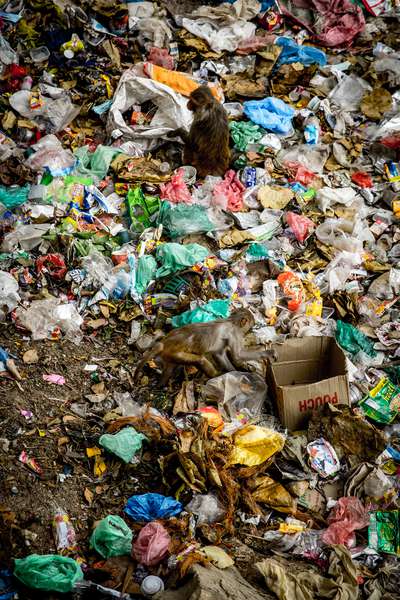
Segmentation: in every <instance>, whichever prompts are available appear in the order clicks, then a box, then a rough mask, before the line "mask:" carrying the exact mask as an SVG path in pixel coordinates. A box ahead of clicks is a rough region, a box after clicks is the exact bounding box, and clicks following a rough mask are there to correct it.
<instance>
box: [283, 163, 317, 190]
mask: <svg viewBox="0 0 400 600" xmlns="http://www.w3.org/2000/svg"><path fill="white" fill-rule="evenodd" d="M285 167H286V168H287V169H288V170H289V173H290V176H291V178H292V181H298V182H299V183H302V184H303V185H308V184H309V183H311V182H312V181H313V180H314V179H315V173H314V172H313V171H310V170H309V169H307V168H306V167H305V166H304V165H302V164H300V163H298V162H294V161H287V162H285Z"/></svg>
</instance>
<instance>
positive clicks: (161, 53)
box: [147, 46, 175, 71]
mask: <svg viewBox="0 0 400 600" xmlns="http://www.w3.org/2000/svg"><path fill="white" fill-rule="evenodd" d="M147 60H148V61H149V62H151V63H153V65H158V66H159V67H164V69H169V70H170V71H173V69H174V66H175V65H174V58H173V56H171V55H170V54H169V52H168V50H167V49H166V48H156V47H155V46H153V48H150V52H149V55H148V57H147Z"/></svg>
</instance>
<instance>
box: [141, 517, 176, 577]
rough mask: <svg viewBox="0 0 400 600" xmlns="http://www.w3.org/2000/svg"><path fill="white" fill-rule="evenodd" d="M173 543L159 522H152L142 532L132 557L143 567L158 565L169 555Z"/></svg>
mask: <svg viewBox="0 0 400 600" xmlns="http://www.w3.org/2000/svg"><path fill="white" fill-rule="evenodd" d="M170 542H171V538H170V536H169V533H168V531H167V530H166V529H165V528H164V527H163V526H162V525H161V523H157V521H152V522H151V523H148V524H147V525H145V526H144V527H143V529H141V530H140V533H139V535H138V537H137V539H136V540H135V542H134V544H133V546H132V556H133V557H134V558H136V560H137V561H138V562H139V563H141V564H142V565H146V566H148V567H153V566H154V565H158V563H159V562H161V561H162V559H163V558H165V557H166V556H167V554H168V547H169V544H170Z"/></svg>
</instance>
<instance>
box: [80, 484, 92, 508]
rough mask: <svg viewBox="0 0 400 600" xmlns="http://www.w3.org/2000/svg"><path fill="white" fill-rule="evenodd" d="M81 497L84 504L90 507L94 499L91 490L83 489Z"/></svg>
mask: <svg viewBox="0 0 400 600" xmlns="http://www.w3.org/2000/svg"><path fill="white" fill-rule="evenodd" d="M83 495H84V496H85V500H86V502H87V503H88V504H89V506H90V505H91V504H92V502H93V498H94V494H93V492H92V491H91V490H89V488H85V491H84V492H83Z"/></svg>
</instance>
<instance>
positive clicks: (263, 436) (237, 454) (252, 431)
mask: <svg viewBox="0 0 400 600" xmlns="http://www.w3.org/2000/svg"><path fill="white" fill-rule="evenodd" d="M233 442H234V448H233V451H232V454H231V457H230V461H229V462H230V464H231V465H237V464H239V465H246V466H247V467H255V466H256V465H260V464H261V463H263V462H264V461H266V460H267V459H268V458H270V456H272V455H273V454H275V453H276V452H279V451H280V450H282V448H283V446H284V444H285V436H284V435H282V434H281V433H278V432H277V431H274V430H273V429H268V428H267V427H259V426H258V425H249V426H248V427H245V428H243V429H240V430H239V431H238V432H236V433H235V435H234V438H233Z"/></svg>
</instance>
